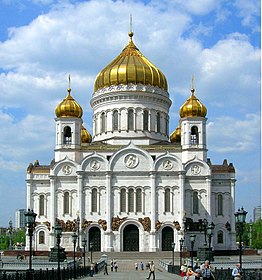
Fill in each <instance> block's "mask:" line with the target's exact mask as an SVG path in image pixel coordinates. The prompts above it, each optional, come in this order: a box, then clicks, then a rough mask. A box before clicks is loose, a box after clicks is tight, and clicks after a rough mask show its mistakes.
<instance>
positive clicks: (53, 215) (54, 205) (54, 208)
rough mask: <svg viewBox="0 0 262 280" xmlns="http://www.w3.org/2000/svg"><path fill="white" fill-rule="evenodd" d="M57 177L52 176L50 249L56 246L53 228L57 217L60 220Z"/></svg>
mask: <svg viewBox="0 0 262 280" xmlns="http://www.w3.org/2000/svg"><path fill="white" fill-rule="evenodd" d="M55 180H56V179H55V177H54V176H52V177H51V176H50V205H51V207H50V223H51V225H50V227H51V229H52V230H51V232H50V247H54V246H55V242H56V241H55V236H54V230H53V227H54V226H55V221H56V217H58V218H60V217H59V216H58V213H57V199H58V197H56V187H55Z"/></svg>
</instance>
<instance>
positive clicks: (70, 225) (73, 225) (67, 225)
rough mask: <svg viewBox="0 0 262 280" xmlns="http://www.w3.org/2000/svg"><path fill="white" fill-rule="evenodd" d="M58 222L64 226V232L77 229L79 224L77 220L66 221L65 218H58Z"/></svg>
mask: <svg viewBox="0 0 262 280" xmlns="http://www.w3.org/2000/svg"><path fill="white" fill-rule="evenodd" d="M56 222H57V223H58V224H60V225H61V226H62V231H64V232H68V231H75V230H77V224H76V221H75V220H74V221H70V220H67V221H66V222H64V220H60V219H56Z"/></svg>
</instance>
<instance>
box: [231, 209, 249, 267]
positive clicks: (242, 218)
mask: <svg viewBox="0 0 262 280" xmlns="http://www.w3.org/2000/svg"><path fill="white" fill-rule="evenodd" d="M234 215H235V218H236V229H237V233H238V235H239V264H240V269H241V268H242V235H243V233H244V226H245V222H246V215H247V211H245V210H244V208H243V206H242V208H241V209H238V211H237V212H235V214H234Z"/></svg>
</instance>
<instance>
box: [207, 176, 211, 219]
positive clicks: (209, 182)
mask: <svg viewBox="0 0 262 280" xmlns="http://www.w3.org/2000/svg"><path fill="white" fill-rule="evenodd" d="M206 185H207V201H206V210H207V213H208V216H209V217H208V222H209V223H210V222H211V219H212V213H211V201H212V192H211V179H210V176H208V177H207V178H206Z"/></svg>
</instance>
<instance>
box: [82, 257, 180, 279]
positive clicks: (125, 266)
mask: <svg viewBox="0 0 262 280" xmlns="http://www.w3.org/2000/svg"><path fill="white" fill-rule="evenodd" d="M131 266H132V267H131ZM148 275H149V270H147V269H145V270H141V269H139V270H137V271H136V270H135V265H134V263H133V262H132V263H131V262H130V261H118V271H117V272H115V271H114V272H111V271H110V268H109V271H108V275H104V272H103V271H101V272H100V273H98V274H95V275H94V276H93V279H94V280H95V279H108V280H109V279H113V280H142V279H143V280H145V279H146V278H147V277H148ZM81 279H91V277H85V278H81ZM151 279H153V278H152V276H151ZM155 279H156V280H168V279H173V280H181V279H182V278H181V277H180V276H178V275H175V274H171V273H168V272H166V271H164V270H163V269H162V268H160V267H159V266H158V265H157V264H156V271H155Z"/></svg>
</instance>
